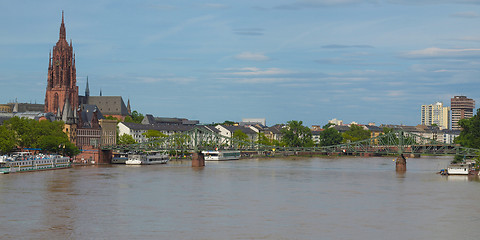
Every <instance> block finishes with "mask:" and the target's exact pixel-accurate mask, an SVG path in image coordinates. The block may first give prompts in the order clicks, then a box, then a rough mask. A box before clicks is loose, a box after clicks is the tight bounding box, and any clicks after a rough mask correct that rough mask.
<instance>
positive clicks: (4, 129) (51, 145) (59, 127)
mask: <svg viewBox="0 0 480 240" xmlns="http://www.w3.org/2000/svg"><path fill="white" fill-rule="evenodd" d="M63 127H64V124H63V122H61V121H55V122H50V121H46V120H45V121H37V120H34V119H27V118H19V117H13V118H11V119H9V120H6V121H4V122H3V125H2V126H0V153H1V154H6V153H10V152H12V151H14V150H16V148H40V149H42V152H44V153H60V154H65V155H68V156H70V157H73V156H75V155H77V154H78V153H79V152H80V151H79V150H78V148H77V147H76V146H75V145H74V144H73V143H71V142H70V141H69V140H68V136H67V134H66V133H64V132H63Z"/></svg>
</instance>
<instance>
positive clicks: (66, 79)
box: [45, 11, 78, 113]
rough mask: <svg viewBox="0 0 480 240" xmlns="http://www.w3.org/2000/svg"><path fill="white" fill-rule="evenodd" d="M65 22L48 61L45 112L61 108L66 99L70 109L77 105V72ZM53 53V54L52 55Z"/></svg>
mask: <svg viewBox="0 0 480 240" xmlns="http://www.w3.org/2000/svg"><path fill="white" fill-rule="evenodd" d="M66 37H67V34H66V31H65V23H64V20H63V11H62V24H61V25H60V37H59V39H58V42H57V44H56V45H55V46H54V47H53V52H51V53H50V56H49V61H48V77H47V81H48V82H47V91H46V93H45V112H52V113H57V111H58V110H59V109H60V111H61V110H62V109H63V107H64V104H65V102H66V99H67V98H68V99H69V102H70V104H71V108H72V111H76V109H77V107H78V86H77V77H76V75H77V73H76V70H75V54H74V53H73V47H72V40H70V45H69V44H68V42H67V40H66ZM52 53H53V55H52Z"/></svg>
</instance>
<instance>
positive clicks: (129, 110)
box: [127, 98, 132, 114]
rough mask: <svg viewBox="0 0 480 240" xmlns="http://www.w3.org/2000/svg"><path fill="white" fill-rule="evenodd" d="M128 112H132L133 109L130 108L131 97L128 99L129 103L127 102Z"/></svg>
mask: <svg viewBox="0 0 480 240" xmlns="http://www.w3.org/2000/svg"><path fill="white" fill-rule="evenodd" d="M127 112H128V114H132V109H131V108H130V98H129V99H128V103H127Z"/></svg>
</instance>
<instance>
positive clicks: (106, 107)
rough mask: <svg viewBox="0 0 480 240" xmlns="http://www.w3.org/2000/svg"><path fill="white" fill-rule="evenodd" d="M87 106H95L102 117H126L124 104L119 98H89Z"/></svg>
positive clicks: (126, 112) (126, 111)
mask: <svg viewBox="0 0 480 240" xmlns="http://www.w3.org/2000/svg"><path fill="white" fill-rule="evenodd" d="M87 101H88V104H90V105H96V106H97V107H98V109H99V110H100V112H102V114H103V115H118V116H128V110H127V107H126V106H125V102H124V101H123V99H122V97H120V96H89V97H88V99H87Z"/></svg>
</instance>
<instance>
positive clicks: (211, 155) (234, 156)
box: [202, 150, 240, 161]
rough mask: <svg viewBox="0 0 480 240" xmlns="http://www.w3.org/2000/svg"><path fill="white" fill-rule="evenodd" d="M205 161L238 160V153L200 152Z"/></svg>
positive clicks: (224, 151) (220, 151)
mask: <svg viewBox="0 0 480 240" xmlns="http://www.w3.org/2000/svg"><path fill="white" fill-rule="evenodd" d="M202 153H203V156H204V158H205V161H228V160H238V159H240V151H227V150H218V151H202Z"/></svg>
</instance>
